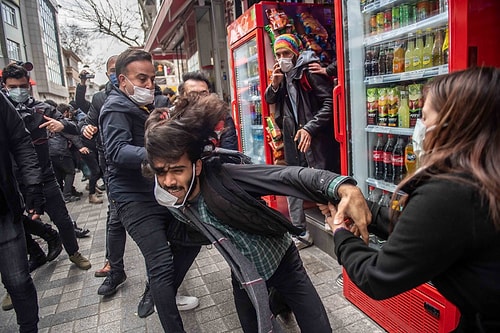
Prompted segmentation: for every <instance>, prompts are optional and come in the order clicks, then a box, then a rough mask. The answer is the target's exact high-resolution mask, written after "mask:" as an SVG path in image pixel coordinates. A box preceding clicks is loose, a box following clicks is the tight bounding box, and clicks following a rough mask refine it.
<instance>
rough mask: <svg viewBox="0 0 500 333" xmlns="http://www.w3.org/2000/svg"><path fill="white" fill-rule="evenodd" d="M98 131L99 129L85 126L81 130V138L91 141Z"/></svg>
mask: <svg viewBox="0 0 500 333" xmlns="http://www.w3.org/2000/svg"><path fill="white" fill-rule="evenodd" d="M98 131H99V128H97V127H96V126H93V125H87V126H85V127H84V128H83V133H82V134H83V136H84V137H85V138H87V139H89V140H92V138H93V137H94V134H96V133H97V132H98Z"/></svg>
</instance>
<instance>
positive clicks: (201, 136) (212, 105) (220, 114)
mask: <svg viewBox="0 0 500 333" xmlns="http://www.w3.org/2000/svg"><path fill="white" fill-rule="evenodd" d="M228 112H229V106H228V105H227V103H225V102H224V101H222V100H221V99H220V98H219V97H218V96H217V95H216V94H211V95H208V96H199V95H196V94H189V95H188V96H182V97H179V98H178V100H177V103H176V105H175V108H174V109H173V110H171V111H170V112H166V110H165V109H159V110H155V111H153V112H152V113H151V114H150V116H149V118H148V120H147V121H146V135H145V147H146V151H147V158H148V162H149V164H150V165H152V164H153V160H155V159H160V160H163V161H166V162H169V163H172V162H176V161H178V160H179V159H180V158H181V157H182V155H184V154H185V153H188V156H189V159H190V160H191V161H192V162H195V161H196V160H198V159H200V158H201V155H202V153H203V152H204V150H205V149H206V147H207V146H212V142H211V140H210V139H211V138H213V137H214V136H216V134H215V133H214V129H215V127H216V125H217V124H218V123H219V122H220V121H221V120H224V119H225V117H226V115H227V113H228Z"/></svg>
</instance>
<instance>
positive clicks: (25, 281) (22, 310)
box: [0, 212, 38, 332]
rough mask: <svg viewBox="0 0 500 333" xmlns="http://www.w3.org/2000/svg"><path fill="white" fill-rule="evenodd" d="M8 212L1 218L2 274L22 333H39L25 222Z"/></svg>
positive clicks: (0, 269) (36, 302) (0, 266)
mask: <svg viewBox="0 0 500 333" xmlns="http://www.w3.org/2000/svg"><path fill="white" fill-rule="evenodd" d="M20 217H21V216H19V217H18V218H16V219H14V217H13V216H12V214H11V213H10V212H8V213H7V214H5V215H0V274H1V275H2V282H3V284H4V286H5V288H6V289H7V292H8V293H9V294H10V297H11V298H12V304H13V305H14V309H15V311H16V316H17V323H18V324H19V332H37V331H38V328H37V327H38V326H37V324H38V298H37V295H36V289H35V285H34V284H33V280H32V279H31V275H30V274H29V271H28V257H27V256H28V254H27V253H26V239H25V238H24V229H23V223H22V221H21V220H20Z"/></svg>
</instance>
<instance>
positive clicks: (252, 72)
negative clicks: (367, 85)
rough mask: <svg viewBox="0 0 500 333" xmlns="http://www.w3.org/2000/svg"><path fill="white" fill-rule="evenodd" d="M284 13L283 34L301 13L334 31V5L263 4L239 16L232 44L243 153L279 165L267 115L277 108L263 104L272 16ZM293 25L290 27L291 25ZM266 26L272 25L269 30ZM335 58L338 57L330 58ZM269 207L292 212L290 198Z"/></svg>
mask: <svg viewBox="0 0 500 333" xmlns="http://www.w3.org/2000/svg"><path fill="white" fill-rule="evenodd" d="M277 12H283V13H285V14H286V18H283V17H284V16H281V17H278V18H277V20H276V22H275V24H278V23H279V20H281V19H284V20H287V21H286V22H285V23H286V24H283V25H284V26H285V28H283V29H284V30H281V32H282V33H284V32H283V31H286V29H288V28H287V27H286V26H288V27H289V28H290V29H291V26H292V25H293V22H292V21H291V20H293V21H295V26H297V23H298V22H297V21H299V20H300V18H299V17H298V16H297V15H298V14H300V13H306V12H307V13H311V14H312V16H313V17H314V18H315V19H316V20H317V21H319V22H320V23H321V25H322V26H323V27H324V28H325V29H326V30H328V31H329V32H333V31H334V24H333V6H332V5H315V4H296V3H278V2H269V1H268V2H265V1H263V2H260V3H257V4H255V5H253V6H252V7H250V8H249V9H248V10H247V11H245V12H244V13H243V14H242V15H241V16H240V17H238V18H237V19H236V20H235V21H234V22H233V23H231V24H230V25H229V26H228V28H227V31H228V45H229V51H230V66H231V78H232V92H233V99H232V100H233V102H232V115H233V118H234V120H235V124H236V130H237V133H238V137H239V149H240V150H241V151H242V152H243V153H245V154H246V155H248V156H250V157H251V158H252V161H253V162H254V163H263V164H275V163H277V161H278V157H277V156H278V155H277V154H276V152H274V151H273V149H272V148H271V145H270V144H269V141H270V140H269V136H268V134H267V128H268V123H267V121H266V117H268V116H269V115H270V114H271V113H273V106H272V105H271V106H269V105H268V104H267V103H265V101H264V96H263V95H264V92H265V90H266V88H267V86H268V83H269V77H270V74H271V72H272V67H273V65H274V63H275V59H274V54H273V50H272V42H271V37H270V34H269V29H270V28H271V27H272V25H271V24H272V22H270V20H269V19H268V13H269V14H271V13H277ZM287 24H288V25H287ZM266 26H267V27H266ZM330 37H333V36H330ZM329 45H330V49H328V50H325V51H326V52H329V54H330V56H331V58H334V57H335V52H334V49H333V47H334V44H333V43H330V44H329ZM330 60H333V59H330ZM265 199H266V201H267V203H268V204H269V205H270V206H271V207H273V208H277V209H278V210H280V211H282V212H285V211H287V207H286V200H285V199H284V198H281V197H267V198H265Z"/></svg>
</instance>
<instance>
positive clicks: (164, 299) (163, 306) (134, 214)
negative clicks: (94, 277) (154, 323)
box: [111, 201, 201, 333]
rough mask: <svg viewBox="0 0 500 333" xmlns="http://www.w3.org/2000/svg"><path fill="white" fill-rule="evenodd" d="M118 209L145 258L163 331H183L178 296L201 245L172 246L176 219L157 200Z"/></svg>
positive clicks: (126, 205)
mask: <svg viewBox="0 0 500 333" xmlns="http://www.w3.org/2000/svg"><path fill="white" fill-rule="evenodd" d="M116 208H117V213H118V217H119V218H120V221H121V222H122V224H123V226H124V227H125V229H126V230H127V232H128V233H129V235H130V236H131V237H132V239H133V240H134V241H135V242H136V243H137V246H139V249H140V250H141V253H142V255H143V256H144V259H145V261H146V269H147V271H148V275H149V283H150V287H151V295H152V296H153V300H154V302H155V305H156V309H157V310H158V316H159V317H160V322H161V324H162V326H163V329H164V331H165V332H169V333H174V332H184V327H183V325H182V319H181V316H180V314H179V310H178V309H177V305H176V304H175V295H176V294H177V289H178V288H179V286H180V284H181V283H182V280H183V279H184V276H185V275H186V273H187V271H188V270H189V268H190V267H191V264H192V263H193V261H194V259H195V258H196V256H197V255H198V252H200V248H201V247H200V246H192V247H187V246H178V245H175V246H174V245H172V246H171V245H170V243H169V241H168V237H167V230H168V226H169V224H170V223H173V220H174V218H173V217H172V215H171V214H170V212H169V211H168V209H167V208H165V207H162V206H160V205H159V204H158V203H156V202H153V201H150V202H127V203H116ZM111 268H112V269H113V265H111Z"/></svg>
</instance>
